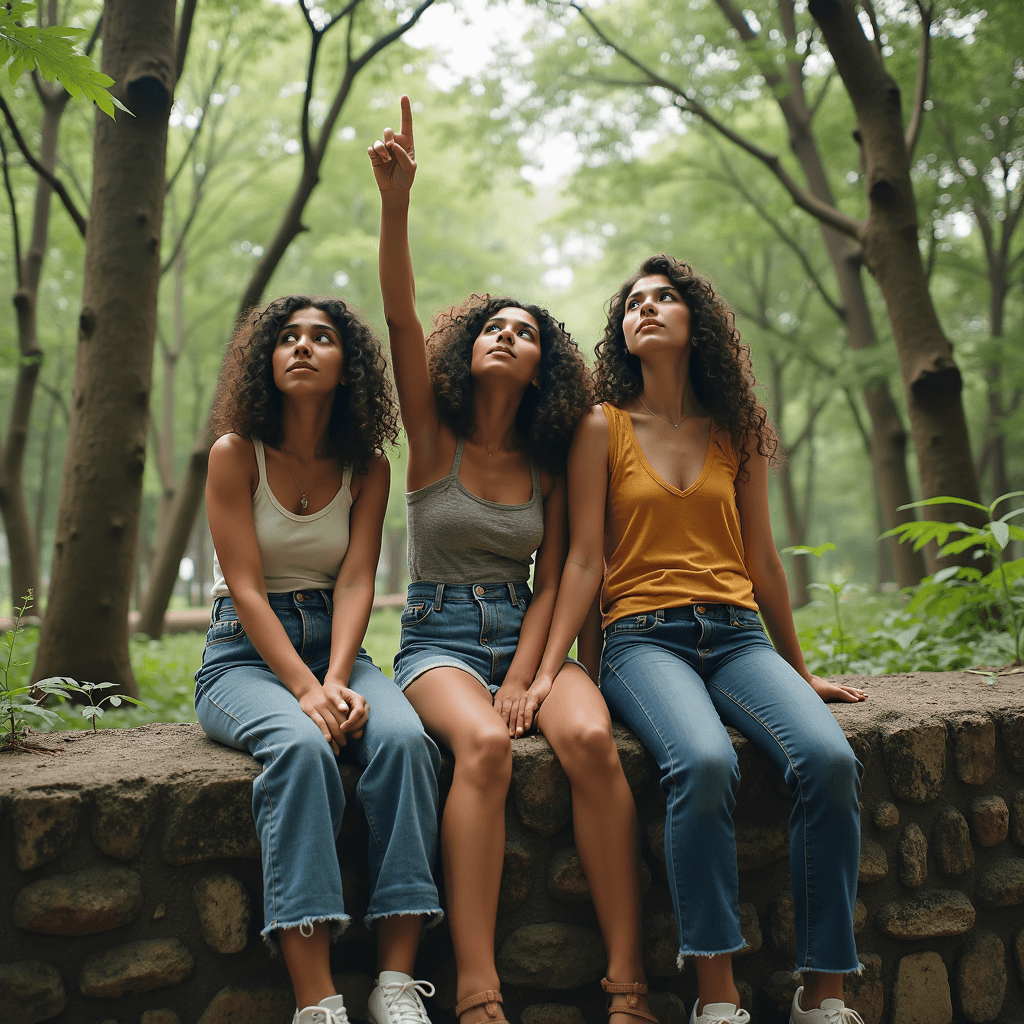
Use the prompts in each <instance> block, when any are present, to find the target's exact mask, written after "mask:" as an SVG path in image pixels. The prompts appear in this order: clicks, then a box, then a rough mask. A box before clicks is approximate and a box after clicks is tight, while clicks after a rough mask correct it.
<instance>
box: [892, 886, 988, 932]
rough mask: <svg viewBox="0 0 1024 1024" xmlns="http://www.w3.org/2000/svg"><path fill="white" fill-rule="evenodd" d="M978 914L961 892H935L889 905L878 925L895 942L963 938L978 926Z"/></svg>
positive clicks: (923, 893) (954, 890)
mask: <svg viewBox="0 0 1024 1024" xmlns="http://www.w3.org/2000/svg"><path fill="white" fill-rule="evenodd" d="M974 920H975V911H974V906H973V905H972V903H971V901H970V900H969V899H968V898H967V895H966V894H965V893H962V892H960V890H959V889H931V890H929V891H928V892H922V893H918V894H917V895H916V896H913V897H911V898H910V899H907V900H900V901H899V902H896V903H887V904H885V906H883V907H882V908H881V910H879V911H878V913H877V914H876V915H875V926H876V927H877V928H878V929H879V930H881V931H883V932H885V933H886V934H887V935H891V936H892V937H893V938H895V939H934V938H938V937H939V936H941V935H963V933H964V932H967V931H970V930H971V929H972V928H973V927H974Z"/></svg>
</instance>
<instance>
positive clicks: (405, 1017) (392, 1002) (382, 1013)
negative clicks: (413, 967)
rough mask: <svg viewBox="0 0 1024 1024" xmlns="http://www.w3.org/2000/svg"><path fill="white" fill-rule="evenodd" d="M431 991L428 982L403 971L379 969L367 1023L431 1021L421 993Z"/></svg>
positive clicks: (409, 1023) (417, 1022)
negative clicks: (413, 978)
mask: <svg viewBox="0 0 1024 1024" xmlns="http://www.w3.org/2000/svg"><path fill="white" fill-rule="evenodd" d="M433 994H434V986H433V985H431V984H430V982H429V981H413V980H412V978H411V977H409V975H408V974H403V973H402V971H381V972H380V977H379V978H378V979H377V984H376V985H374V986H373V991H372V992H371V993H370V999H369V1002H368V1004H367V1005H368V1009H369V1018H370V1024H430V1018H429V1017H428V1016H427V1011H426V1009H425V1008H424V1006H423V1000H422V999H421V998H420V996H426V997H427V998H428V999H429V998H430V997H431V996H432V995H433Z"/></svg>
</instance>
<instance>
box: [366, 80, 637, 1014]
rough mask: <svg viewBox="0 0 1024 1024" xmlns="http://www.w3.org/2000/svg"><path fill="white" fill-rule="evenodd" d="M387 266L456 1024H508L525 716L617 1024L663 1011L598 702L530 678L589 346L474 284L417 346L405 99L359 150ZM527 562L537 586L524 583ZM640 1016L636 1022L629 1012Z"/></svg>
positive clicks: (576, 684)
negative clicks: (553, 792)
mask: <svg viewBox="0 0 1024 1024" xmlns="http://www.w3.org/2000/svg"><path fill="white" fill-rule="evenodd" d="M367 152H368V154H369V156H370V161H371V163H372V165H373V171H374V176H375V178H376V180H377V185H378V188H379V189H380V192H381V205H382V214H381V236H380V279H381V291H382V293H383V297H384V315H385V318H386V319H387V324H388V330H389V335H390V342H391V354H392V360H393V365H394V373H395V382H396V384H397V387H398V398H399V405H400V409H401V415H402V422H403V425H404V427H405V432H406V435H407V436H408V439H409V463H408V470H407V476H406V482H407V494H406V499H407V502H408V513H409V572H410V577H411V579H412V583H411V584H410V586H409V597H408V604H407V606H406V609H405V611H404V613H403V615H402V642H401V649H400V651H399V653H398V655H397V656H396V658H395V682H396V683H397V684H398V685H399V686H401V687H402V688H403V689H405V692H406V695H407V696H408V698H409V700H410V702H411V703H412V705H413V707H414V708H415V709H416V711H417V712H418V714H419V716H420V718H421V719H422V720H423V723H424V725H425V727H426V729H427V732H428V733H430V734H431V735H432V736H433V737H434V738H436V739H437V740H439V741H440V742H441V743H443V744H444V745H445V746H447V747H448V748H449V749H450V750H451V751H452V753H453V754H454V755H455V772H454V777H453V780H452V786H451V791H450V793H449V796H448V800H447V803H446V805H445V811H444V817H443V819H442V823H441V848H442V853H443V859H444V872H445V886H446V891H447V898H448V920H449V924H450V927H451V935H452V944H453V946H454V949H455V961H456V967H457V970H458V982H457V996H456V998H457V1001H458V1005H457V1006H456V1008H455V1012H456V1014H457V1015H458V1016H459V1018H460V1024H479V1022H481V1021H489V1022H492V1024H500V1021H501V1018H500V1012H501V1011H500V1010H499V1005H498V1004H500V1003H501V1002H502V998H501V994H500V992H499V988H500V982H499V979H498V973H497V969H496V967H495V961H494V929H495V923H496V918H497V910H498V888H499V883H500V881H501V870H502V861H503V857H504V852H505V818H504V810H505V797H506V794H507V791H508V785H509V781H510V779H511V773H512V747H511V739H512V737H515V736H521V735H522V734H523V733H524V732H526V731H527V730H528V729H530V727H531V725H532V724H533V723H534V721H536V724H537V726H538V728H539V729H540V731H541V732H542V733H543V734H544V736H545V737H547V739H548V741H549V742H550V743H551V746H552V747H553V748H554V751H555V753H556V754H557V755H558V758H559V760H560V761H561V763H562V767H563V768H564V769H565V772H566V774H567V775H568V777H569V781H570V784H571V786H572V799H573V823H574V829H575V838H576V845H577V849H578V850H579V855H580V860H581V862H582V864H583V867H584V870H585V871H586V874H587V879H588V881H589V883H590V891H591V895H592V897H593V901H594V908H595V910H596V911H597V916H598V920H599V922H600V925H601V930H602V933H603V935H604V939H605V945H606V946H607V949H608V977H607V978H606V979H605V980H604V981H603V982H602V985H603V986H604V988H605V990H606V991H607V992H608V993H609V995H610V1001H611V1004H612V1005H610V1006H609V1014H611V1015H612V1017H613V1018H614V1020H613V1024H630V1018H631V1017H633V1018H643V1019H646V1020H654V1018H653V1017H652V1016H651V1015H650V1014H649V1012H648V1011H647V1003H646V999H645V993H646V991H647V988H646V985H645V984H644V976H643V965H642V963H641V958H640V935H639V885H638V881H637V861H636V812H635V808H634V805H633V798H632V795H631V794H630V790H629V786H628V784H627V783H626V779H625V776H624V775H623V772H622V766H621V764H620V763H619V757H618V753H617V751H616V749H615V744H614V741H613V739H612V734H611V721H610V719H609V716H608V710H607V707H606V705H605V703H604V701H603V699H602V698H601V694H600V692H599V690H598V689H597V687H596V686H595V685H594V684H593V683H592V682H591V681H590V679H589V677H588V676H587V674H586V672H584V670H583V669H582V668H581V667H580V666H579V665H578V663H576V662H572V661H569V660H567V661H566V663H565V665H564V666H563V667H562V669H561V671H560V672H558V674H557V675H556V676H555V678H554V680H553V682H551V683H550V684H549V685H547V686H545V687H538V686H536V685H534V676H535V674H536V671H537V667H538V665H539V662H540V657H541V654H542V652H543V649H544V644H545V640H546V637H547V633H548V628H549V626H550V623H551V616H552V612H553V609H554V602H555V596H556V594H557V591H558V584H559V580H560V578H561V573H562V567H563V564H564V561H565V552H566V547H567V527H566V491H565V480H564V471H565V462H566V457H567V453H568V448H569V444H570V442H571V440H572V434H573V430H574V429H575V426H576V424H577V422H578V421H579V419H580V418H581V417H582V415H583V414H584V412H585V411H586V410H587V408H588V407H589V404H590V389H589V380H588V374H587V371H586V367H585V365H584V363H583V360H582V358H581V357H580V354H579V352H578V350H577V348H576V346H575V344H574V343H573V342H572V341H571V339H570V338H569V336H568V334H566V332H565V331H564V329H563V328H562V326H561V325H560V324H559V323H557V321H555V319H554V318H553V317H552V316H551V314H550V313H548V312H547V311H546V310H544V309H541V308H539V307H537V306H532V305H525V304H523V303H521V302H519V301H517V300H514V299H510V298H503V297H499V298H493V297H491V296H487V295H484V296H479V295H473V296H471V297H470V298H469V299H467V300H466V301H465V302H464V303H463V304H462V305H461V306H457V307H455V308H454V309H452V310H450V311H449V312H447V313H443V314H441V315H440V316H439V317H438V318H437V320H436V321H435V325H434V330H433V332H432V334H431V335H430V338H429V339H427V341H426V344H424V336H423V329H422V327H421V326H420V321H419V319H418V317H417V313H416V300H415V286H414V281H413V272H412V261H411V257H410V253H409V242H408V210H409V196H410V189H411V187H412V183H413V178H414V177H415V173H416V162H415V151H414V148H413V134H412V111H411V106H410V103H409V99H408V97H406V96H403V97H402V130H401V132H400V133H399V134H397V135H396V134H395V133H394V132H393V131H392V130H391V129H390V128H387V129H385V131H384V139H383V141H377V142H375V143H374V144H373V146H372V147H371V148H370V149H369V150H368V151H367ZM534 555H535V557H536V566H535V571H534V591H533V593H532V595H531V592H530V588H529V586H528V580H529V576H530V565H531V562H532V560H533V557H534ZM633 1024H635V1021H634V1022H633Z"/></svg>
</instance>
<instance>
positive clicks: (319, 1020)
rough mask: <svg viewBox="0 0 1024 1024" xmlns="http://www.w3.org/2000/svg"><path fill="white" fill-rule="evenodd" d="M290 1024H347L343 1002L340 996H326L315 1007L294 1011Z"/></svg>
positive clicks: (346, 1012) (346, 1013) (346, 1014)
mask: <svg viewBox="0 0 1024 1024" xmlns="http://www.w3.org/2000/svg"><path fill="white" fill-rule="evenodd" d="M292 1024H349V1020H348V1011H347V1010H346V1009H345V1000H344V999H343V998H342V997H341V996H327V998H326V999H321V1000H320V1002H319V1003H317V1005H316V1006H307V1007H304V1008H303V1009H301V1010H296V1011H295V1016H294V1017H292Z"/></svg>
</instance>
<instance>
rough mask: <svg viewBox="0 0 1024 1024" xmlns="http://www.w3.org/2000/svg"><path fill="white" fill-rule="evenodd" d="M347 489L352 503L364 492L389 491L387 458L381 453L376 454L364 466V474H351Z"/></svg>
mask: <svg viewBox="0 0 1024 1024" xmlns="http://www.w3.org/2000/svg"><path fill="white" fill-rule="evenodd" d="M349 489H350V492H351V494H352V501H353V502H356V501H358V500H359V495H360V494H363V493H365V492H371V493H372V492H376V491H381V490H383V491H384V493H387V492H388V491H389V490H390V489H391V465H390V463H389V462H388V457H387V456H386V455H385V454H384V453H383V452H377V454H376V455H374V456H373V458H372V459H370V461H369V462H368V463H367V464H366V472H365V473H353V474H352V482H351V484H350V485H349Z"/></svg>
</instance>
